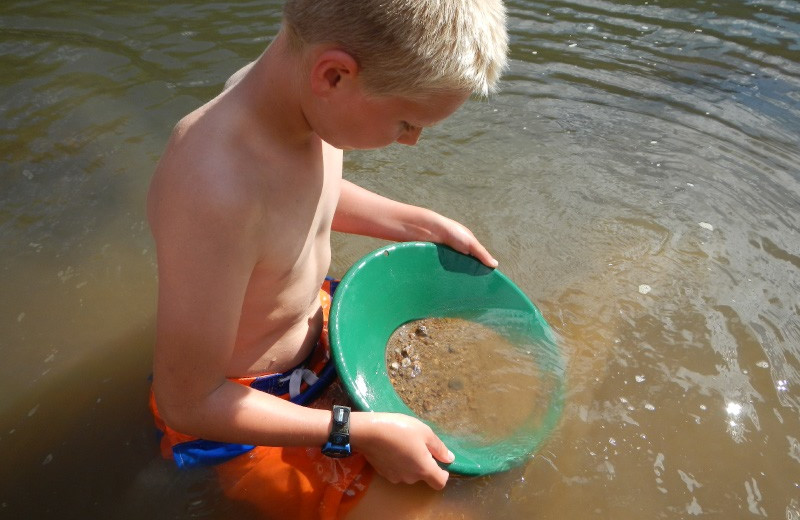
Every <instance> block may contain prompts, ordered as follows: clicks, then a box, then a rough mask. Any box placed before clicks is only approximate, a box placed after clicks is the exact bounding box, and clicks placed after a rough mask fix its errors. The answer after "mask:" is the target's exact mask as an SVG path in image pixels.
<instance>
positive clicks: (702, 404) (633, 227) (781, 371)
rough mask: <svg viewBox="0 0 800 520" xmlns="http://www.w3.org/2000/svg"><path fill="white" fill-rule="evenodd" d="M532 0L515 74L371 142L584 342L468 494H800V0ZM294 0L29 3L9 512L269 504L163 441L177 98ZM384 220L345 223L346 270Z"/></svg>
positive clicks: (673, 498)
mask: <svg viewBox="0 0 800 520" xmlns="http://www.w3.org/2000/svg"><path fill="white" fill-rule="evenodd" d="M508 7H509V14H510V30H511V37H512V63H511V68H510V70H509V71H508V74H507V75H506V78H505V82H504V85H503V91H502V93H501V94H499V95H498V96H496V97H494V98H492V99H490V100H488V101H481V102H477V101H476V102H472V103H470V104H468V106H466V107H465V109H464V110H462V111H461V112H459V113H458V114H456V116H454V118H453V119H452V120H451V121H449V122H447V123H445V124H443V125H442V126H441V127H437V128H436V129H435V130H432V131H431V132H430V134H429V135H428V136H426V137H425V139H424V140H423V141H422V142H421V143H420V145H419V146H418V147H417V148H416V149H415V150H408V149H400V148H390V149H387V150H385V151H381V152H371V153H356V154H349V155H348V157H347V164H346V169H347V176H348V177H350V178H352V179H354V180H356V181H357V182H359V183H360V184H363V185H365V186H366V187H369V188H372V189H375V190H377V191H379V192H381V193H384V194H386V195H389V196H392V197H394V198H398V199H401V200H405V201H410V202H414V203H418V204H422V205H425V206H430V207H433V208H435V209H437V210H439V211H441V212H443V213H445V214H447V215H450V216H452V217H455V218H458V219H459V220H462V221H463V222H465V223H466V224H467V225H469V226H470V227H471V228H472V229H473V230H474V231H475V232H476V233H477V234H478V235H479V236H481V237H482V239H483V240H484V242H485V244H486V245H487V246H488V247H489V248H490V249H491V250H492V252H493V253H494V254H495V255H496V256H497V258H498V259H500V261H501V268H502V270H503V271H504V272H505V273H506V274H507V275H509V276H510V277H511V278H512V279H513V280H514V281H515V282H516V283H517V284H518V285H519V286H520V287H522V288H523V289H524V290H525V292H526V293H527V294H528V295H529V296H530V297H531V298H532V299H533V300H534V301H535V302H536V303H537V304H538V305H539V307H540V308H541V309H542V311H543V313H544V314H545V316H546V317H547V319H548V321H549V322H550V323H551V325H552V326H553V327H554V329H555V331H556V334H557V335H558V338H559V341H560V344H561V345H562V347H563V349H564V353H565V356H566V358H567V359H568V378H569V392H568V395H567V397H566V402H565V411H564V417H563V420H562V422H561V424H560V425H559V427H558V429H557V431H556V433H555V435H554V436H553V437H552V438H551V439H550V441H549V442H548V443H547V444H546V445H545V446H544V448H543V449H542V450H541V451H540V452H539V453H538V454H537V455H536V456H535V457H534V458H533V459H532V460H531V462H530V463H529V464H527V465H526V466H525V467H523V468H519V469H517V470H514V471H511V472H508V473H506V474H502V475H497V476H494V477H491V478H488V479H478V480H460V481H455V482H453V483H452V484H451V485H450V486H448V490H447V492H446V493H445V503H444V506H443V507H447V506H448V504H462V505H463V504H468V506H469V509H470V510H471V511H473V512H474V514H475V515H476V516H477V517H478V518H495V517H498V516H499V517H503V518H537V519H546V518H587V517H600V518H606V517H609V518H610V517H620V518H630V517H659V516H660V517H686V516H693V515H701V514H702V515H717V516H722V515H726V516H736V517H738V516H740V515H742V514H745V515H750V514H752V515H756V516H759V515H760V516H769V517H779V518H800V501H799V500H798V499H797V496H798V493H797V491H798V486H800V447H799V446H800V444H799V442H800V441H798V435H797V433H796V432H798V431H800V417H799V414H798V412H799V411H800V393H799V392H798V385H800V304H798V301H797V297H796V295H797V294H798V292H800V276H798V271H799V270H800V243H799V242H798V240H797V229H798V228H800V221H798V219H800V211H798V206H800V204H799V203H798V201H800V170H798V166H797V165H798V164H800V142H798V139H797V135H798V131H800V94H799V93H800V62H799V61H798V59H797V50H798V49H800V6H798V4H797V3H796V2H786V1H779V0H754V1H751V2H745V3H730V2H712V1H701V2H685V1H678V0H662V1H653V0H650V1H643V2H639V3H628V4H625V3H618V2H605V1H594V0H593V1H575V2H533V1H522V0H515V1H512V2H509V3H508ZM278 12H279V5H278V3H277V2H267V3H266V4H264V3H263V2H254V1H251V2H237V3H202V2H183V3H179V4H170V5H146V4H137V5H128V4H124V5H123V4H115V3H108V2H105V3H103V2H90V3H85V2H77V1H74V0H67V1H64V2H39V3H30V2H20V1H14V0H12V1H10V2H5V3H3V4H2V6H0V18H2V20H3V23H2V25H3V29H4V30H3V32H2V36H0V70H2V72H3V74H0V89H2V99H3V101H2V104H0V110H1V111H2V115H3V117H2V118H0V159H1V161H0V164H2V165H1V166H0V169H1V170H0V171H1V172H2V175H0V234H1V236H2V241H0V253H1V254H2V256H3V259H4V260H3V264H2V269H0V292H1V293H2V294H3V297H2V298H1V299H0V332H1V333H0V352H2V355H3V360H4V362H3V363H2V365H0V367H1V368H0V396H2V397H0V460H2V461H3V462H4V463H3V464H2V465H0V516H4V515H9V517H12V518H38V517H45V516H52V514H54V512H59V514H61V515H62V516H67V517H70V516H74V517H81V518H91V517H97V518H128V517H130V518H142V517H149V518H176V517H177V518H186V517H195V516H200V517H212V518H234V517H237V518H240V517H242V516H244V517H247V512H246V511H239V510H237V506H236V505H233V504H229V503H226V502H224V501H223V500H221V499H220V497H219V496H218V494H217V491H216V490H215V488H214V485H213V481H212V480H209V479H208V478H207V475H205V474H181V473H178V472H176V471H174V470H173V469H172V468H171V467H170V466H168V465H165V464H164V463H162V461H160V459H159V458H158V454H157V453H156V447H155V444H154V438H153V433H152V428H151V424H150V419H149V417H148V413H147V410H146V409H145V408H144V403H145V397H146V392H147V386H148V382H147V376H148V375H149V362H150V359H149V356H150V348H151V337H152V315H153V310H154V297H155V293H154V291H155V267H154V264H153V251H152V245H151V242H150V238H149V235H148V231H147V229H146V226H145V223H144V216H143V200H144V192H145V189H146V185H147V181H148V176H149V173H150V172H151V171H152V168H153V165H154V162H155V160H156V159H157V157H158V156H159V154H160V151H161V149H162V147H163V144H164V140H165V138H166V136H167V134H168V133H169V130H170V129H171V127H172V125H173V124H174V122H175V121H176V120H177V119H178V118H179V117H180V116H182V115H183V114H184V113H186V112H188V111H189V110H191V109H192V108H194V107H195V106H197V105H199V104H200V103H201V102H203V101H204V100H206V99H208V98H209V97H210V96H212V95H214V94H215V93H216V92H217V91H218V90H219V88H220V87H221V85H222V82H223V81H224V79H225V78H226V77H227V75H228V74H230V73H231V72H233V71H234V70H235V69H237V68H238V67H239V66H241V65H242V64H244V63H246V62H247V61H249V60H251V59H253V58H254V57H255V56H257V55H258V53H260V52H261V50H262V49H263V46H264V45H265V43H266V41H267V40H268V38H269V35H271V34H274V32H275V30H276V27H277V23H278ZM377 245H378V242H376V241H372V240H368V239H362V238H352V237H342V236H337V237H335V238H334V251H335V259H334V265H333V271H334V272H333V274H336V275H341V274H343V272H344V270H345V269H346V268H347V267H348V266H349V265H350V264H351V263H352V262H354V261H355V260H356V259H357V258H359V257H360V256H361V255H362V254H363V253H364V252H365V251H367V250H368V249H369V248H371V247H374V246H377ZM787 455H788V456H787ZM120 504H121V505H120ZM148 504H151V505H148ZM152 504H160V505H161V507H160V508H156V507H155V506H152ZM744 512H746V513H744Z"/></svg>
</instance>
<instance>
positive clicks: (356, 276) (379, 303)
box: [329, 242, 564, 476]
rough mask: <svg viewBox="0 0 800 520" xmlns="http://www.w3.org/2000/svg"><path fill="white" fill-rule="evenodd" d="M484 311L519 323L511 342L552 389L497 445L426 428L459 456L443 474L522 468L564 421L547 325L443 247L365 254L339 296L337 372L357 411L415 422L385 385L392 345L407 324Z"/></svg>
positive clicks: (495, 278) (496, 275) (488, 272)
mask: <svg viewBox="0 0 800 520" xmlns="http://www.w3.org/2000/svg"><path fill="white" fill-rule="evenodd" d="M483 310H487V311H490V310H502V311H503V312H506V311H509V312H512V313H514V314H515V316H517V317H518V319H516V320H515V323H517V325H516V327H515V328H516V329H517V330H515V334H517V335H521V336H524V340H525V342H526V343H527V345H532V344H533V345H535V346H536V348H535V349H534V350H535V352H534V353H533V358H534V360H535V361H536V362H537V363H538V365H539V369H540V371H546V373H547V374H548V376H549V377H550V378H551V379H553V380H555V382H556V383H555V385H553V390H552V391H551V392H550V394H549V395H548V396H547V399H546V400H545V402H544V404H543V405H542V407H543V409H542V410H538V411H537V412H536V417H531V419H530V420H529V421H527V422H526V423H525V424H524V425H522V426H520V427H519V428H518V429H517V430H516V431H514V432H510V433H509V435H508V436H507V437H506V438H504V439H502V440H500V441H496V442H491V443H482V442H479V441H478V440H476V439H469V438H461V437H458V436H454V435H448V434H445V433H443V432H441V431H440V430H439V429H438V428H437V426H436V425H435V424H431V423H430V422H428V424H429V425H430V426H431V427H432V428H433V429H434V431H436V432H437V434H439V435H440V437H441V438H442V440H443V441H444V443H445V444H446V445H447V447H448V448H449V449H450V450H451V451H452V452H453V453H454V454H455V456H456V458H455V461H454V462H453V463H452V464H449V465H447V466H444V467H446V468H447V469H448V470H449V471H452V472H454V473H457V474H461V475H470V476H475V475H487V474H491V473H497V472H501V471H505V470H507V469H510V468H512V467H514V466H516V465H519V464H522V463H523V462H525V460H527V459H528V458H529V457H530V456H531V454H533V453H534V452H535V451H536V449H537V448H538V447H539V446H540V445H541V444H542V442H543V441H544V440H545V439H546V438H547V436H548V435H549V434H550V432H552V430H553V428H554V427H555V425H556V423H557V422H558V418H559V416H560V414H561V409H562V404H563V403H562V401H563V394H564V367H563V361H562V358H561V354H560V352H559V349H558V346H557V344H556V341H555V337H554V335H553V332H552V331H551V329H550V327H549V325H548V324H547V322H546V321H545V320H544V318H543V317H542V315H541V313H540V312H539V310H538V309H537V308H536V307H535V306H534V305H533V304H532V303H531V302H530V300H529V299H528V298H527V297H526V296H525V294H524V293H523V292H522V291H521V290H520V289H519V288H518V287H517V286H516V285H514V283H513V282H511V280H509V279H508V278H507V277H506V276H505V275H504V274H502V273H501V272H500V271H499V270H497V269H489V268H487V267H486V266H484V265H483V264H481V263H480V262H478V261H477V260H475V259H474V258H472V257H470V256H467V255H463V254H461V253H458V252H456V251H454V250H452V249H450V248H448V247H445V246H441V245H436V244H432V243H428V242H406V243H399V244H393V245H389V246H386V247H383V248H380V249H377V250H376V251H373V252H372V253H369V254H368V255H366V256H364V257H363V258H362V259H361V260H359V261H358V262H356V263H355V264H354V265H353V267H351V268H350V270H349V271H348V272H347V274H346V275H345V276H344V278H342V281H341V283H340V284H339V287H338V288H337V289H336V295H335V297H334V299H333V306H332V308H331V314H330V324H329V327H330V339H331V349H332V352H333V357H334V360H335V363H336V368H337V370H338V372H339V377H340V378H341V380H342V382H343V384H344V386H345V388H346V390H347V393H348V394H349V396H350V398H351V399H352V400H353V401H354V403H355V405H356V407H358V408H359V409H361V410H364V411H375V412H398V413H403V414H406V415H411V416H415V417H416V414H414V413H413V412H412V411H411V410H410V409H409V408H408V406H406V404H405V403H404V402H403V401H402V399H401V398H400V397H399V396H398V395H397V394H396V393H395V391H394V388H393V387H392V383H391V382H390V380H389V376H388V373H387V370H386V361H385V350H386V343H387V341H388V340H389V337H390V336H391V335H392V333H393V332H394V331H395V329H397V327H399V326H400V325H402V324H404V323H406V322H408V321H411V320H416V319H421V318H428V317H452V316H463V315H475V314H476V313H480V312H481V311H483ZM498 398H501V397H500V396H498ZM426 422H427V421H426Z"/></svg>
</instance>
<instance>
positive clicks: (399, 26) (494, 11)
mask: <svg viewBox="0 0 800 520" xmlns="http://www.w3.org/2000/svg"><path fill="white" fill-rule="evenodd" d="M505 22H506V17H505V8H504V6H503V2H502V0H287V2H286V4H285V6H284V25H285V27H286V29H287V32H288V33H289V37H290V41H292V42H293V43H294V44H295V45H298V46H301V45H304V44H306V45H308V44H323V43H330V44H335V45H337V46H338V47H340V48H341V49H342V50H344V51H345V52H347V53H348V54H350V55H351V56H352V57H353V58H354V59H355V60H356V61H357V62H358V64H359V67H360V69H361V75H362V76H361V77H362V79H363V81H364V83H365V86H366V88H367V89H368V90H369V91H370V92H372V93H374V94H376V95H403V96H411V97H413V96H420V95H426V94H433V93H436V92H442V91H452V90H461V91H469V92H472V93H474V94H479V95H483V96H486V95H488V94H489V93H490V92H493V91H494V90H496V86H497V82H498V80H499V78H500V74H501V72H502V70H503V68H504V67H505V64H506V52H507V50H508V35H507V33H506V26H505Z"/></svg>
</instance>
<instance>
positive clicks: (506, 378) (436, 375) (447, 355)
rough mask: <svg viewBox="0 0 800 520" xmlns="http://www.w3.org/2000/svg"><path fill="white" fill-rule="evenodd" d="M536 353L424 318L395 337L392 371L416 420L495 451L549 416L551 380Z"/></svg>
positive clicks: (457, 323) (473, 328)
mask: <svg viewBox="0 0 800 520" xmlns="http://www.w3.org/2000/svg"><path fill="white" fill-rule="evenodd" d="M531 348H535V345H520V344H517V343H515V342H513V341H512V340H511V339H510V338H508V337H506V336H505V335H503V334H502V333H500V332H499V331H497V330H495V329H493V328H491V327H489V326H487V325H484V324H481V323H477V322H475V321H471V320H467V319H463V318H454V317H443V318H425V319H421V320H414V321H411V322H408V323H406V324H404V325H402V326H400V327H399V328H398V329H397V330H396V331H394V333H392V335H391V337H390V338H389V341H388V343H387V344H386V365H387V372H388V374H389V379H390V380H391V382H392V386H393V387H394V389H395V391H396V392H397V394H398V395H399V396H400V398H401V399H402V400H403V402H405V403H406V405H408V407H409V408H410V409H411V410H412V411H413V412H414V413H415V414H417V415H418V416H419V417H421V418H422V419H424V420H426V421H429V422H431V423H433V424H434V425H435V426H436V427H437V428H438V429H439V430H440V431H442V432H444V433H448V434H451V435H457V436H459V437H463V438H467V439H471V440H474V442H475V443H478V444H490V443H493V442H497V441H499V440H502V439H504V438H506V437H508V436H509V435H511V434H512V433H513V432H515V431H517V430H519V429H520V428H522V427H523V426H525V425H526V423H528V422H529V421H531V420H535V419H536V417H537V416H541V415H543V414H544V412H545V411H546V410H547V407H548V403H549V400H550V399H551V398H552V392H553V391H554V388H553V384H552V379H551V378H550V377H548V376H549V374H548V373H547V372H544V373H543V371H542V370H541V369H540V367H539V366H538V365H537V363H536V359H535V358H534V356H533V353H532V352H531V350H530V349H531Z"/></svg>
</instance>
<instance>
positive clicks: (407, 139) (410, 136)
mask: <svg viewBox="0 0 800 520" xmlns="http://www.w3.org/2000/svg"><path fill="white" fill-rule="evenodd" d="M420 134H422V128H411V129H410V130H408V131H406V132H403V135H401V136H400V137H398V138H397V142H398V143H400V144H407V145H408V146H414V145H415V144H417V141H419V136H420Z"/></svg>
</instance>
